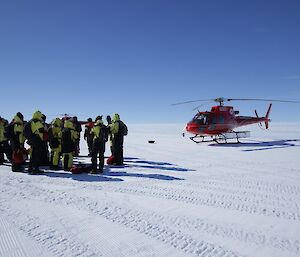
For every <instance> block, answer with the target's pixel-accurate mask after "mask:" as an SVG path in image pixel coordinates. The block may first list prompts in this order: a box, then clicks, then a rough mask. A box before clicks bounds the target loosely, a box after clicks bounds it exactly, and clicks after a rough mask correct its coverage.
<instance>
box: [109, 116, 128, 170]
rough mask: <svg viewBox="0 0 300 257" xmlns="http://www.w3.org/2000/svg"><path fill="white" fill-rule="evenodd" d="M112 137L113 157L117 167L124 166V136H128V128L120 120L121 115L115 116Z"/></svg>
mask: <svg viewBox="0 0 300 257" xmlns="http://www.w3.org/2000/svg"><path fill="white" fill-rule="evenodd" d="M110 133H111V137H112V156H114V163H113V164H116V165H123V159H124V157H123V143H124V136H126V135H127V134H128V129H127V126H126V125H125V123H124V122H123V121H121V120H120V116H119V114H117V113H116V114H115V115H114V117H113V119H112V123H111V125H110Z"/></svg>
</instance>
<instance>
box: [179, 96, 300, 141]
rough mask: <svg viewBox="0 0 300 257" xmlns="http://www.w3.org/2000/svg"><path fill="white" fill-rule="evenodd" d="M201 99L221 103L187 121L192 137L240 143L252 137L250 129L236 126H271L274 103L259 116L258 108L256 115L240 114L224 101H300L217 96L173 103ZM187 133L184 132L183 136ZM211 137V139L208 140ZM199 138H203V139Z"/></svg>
mask: <svg viewBox="0 0 300 257" xmlns="http://www.w3.org/2000/svg"><path fill="white" fill-rule="evenodd" d="M199 101H215V102H217V103H219V105H217V106H213V107H211V110H210V111H205V112H200V111H198V113H197V114H196V115H195V116H194V118H193V119H192V120H191V121H190V122H188V123H187V125H186V126H185V130H186V131H187V132H189V133H191V134H193V135H194V136H192V137H190V139H191V140H192V141H194V142H195V143H200V142H208V141H215V142H217V143H218V144H219V143H227V140H228V139H236V140H237V143H240V141H239V139H240V138H247V137H250V131H235V130H234V129H235V128H238V127H242V126H246V125H250V124H255V123H258V124H259V125H260V126H262V124H261V123H262V122H263V123H264V124H265V128H266V129H268V127H269V121H271V120H270V119H269V115H270V111H271V107H272V103H271V104H270V105H269V108H268V110H267V113H266V115H265V116H264V117H259V116H258V114H257V112H256V110H255V114H256V117H251V116H238V114H239V111H235V110H234V109H233V107H232V106H224V102H230V101H268V102H288V103H300V102H298V101H284V100H271V99H233V98H223V97H219V98H215V99H209V100H195V101H187V102H182V103H176V104H173V105H180V104H187V103H193V102H199ZM184 135H185V133H183V136H184ZM207 138H210V140H207ZM197 139H202V140H201V141H199V140H197Z"/></svg>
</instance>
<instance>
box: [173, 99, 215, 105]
mask: <svg viewBox="0 0 300 257" xmlns="http://www.w3.org/2000/svg"><path fill="white" fill-rule="evenodd" d="M212 100H213V99H200V100H192V101H185V102H180V103H174V104H171V105H173V106H174V105H181V104H189V103H196V102H207V101H212Z"/></svg>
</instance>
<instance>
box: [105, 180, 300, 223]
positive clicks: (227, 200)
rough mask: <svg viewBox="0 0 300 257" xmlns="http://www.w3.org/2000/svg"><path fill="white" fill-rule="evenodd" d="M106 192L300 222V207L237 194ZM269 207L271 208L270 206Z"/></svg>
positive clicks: (152, 190)
mask: <svg viewBox="0 0 300 257" xmlns="http://www.w3.org/2000/svg"><path fill="white" fill-rule="evenodd" d="M104 190H105V191H113V192H119V193H131V194H134V195H137V194H138V195H146V196H152V197H155V198H160V199H166V200H173V201H179V202H184V203H188V204H194V205H201V206H209V207H214V208H223V209H227V210H233V211H239V212H243V213H248V214H257V215H263V216H272V217H276V218H282V219H288V220H300V210H299V208H297V207H298V206H297V205H295V206H294V204H292V206H293V209H292V208H291V207H290V208H288V209H287V208H286V206H285V203H284V201H281V202H279V201H271V202H269V203H268V202H264V201H262V200H256V199H251V197H250V196H247V195H246V196H240V195H235V194H222V193H215V192H204V191H201V190H199V189H197V190H193V189H191V190H188V189H183V190H181V191H178V189H176V188H175V189H173V188H166V187H164V188H162V187H159V186H153V185H151V186H147V185H145V186H142V187H138V186H132V187H130V188H129V187H115V188H112V187H107V188H105V189H104ZM268 205H269V206H268Z"/></svg>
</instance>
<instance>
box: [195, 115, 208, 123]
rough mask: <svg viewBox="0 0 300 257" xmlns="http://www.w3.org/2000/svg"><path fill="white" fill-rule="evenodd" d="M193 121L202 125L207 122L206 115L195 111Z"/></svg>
mask: <svg viewBox="0 0 300 257" xmlns="http://www.w3.org/2000/svg"><path fill="white" fill-rule="evenodd" d="M193 122H195V123H197V124H199V125H204V124H206V122H207V116H206V115H205V114H201V113H197V114H196V115H195V116H194V118H193Z"/></svg>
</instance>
